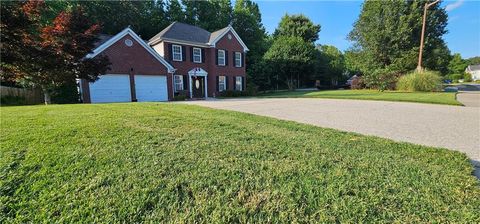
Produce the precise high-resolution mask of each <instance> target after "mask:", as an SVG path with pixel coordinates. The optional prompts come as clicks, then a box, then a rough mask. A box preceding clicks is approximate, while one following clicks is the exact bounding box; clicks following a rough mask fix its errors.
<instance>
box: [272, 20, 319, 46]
mask: <svg viewBox="0 0 480 224" xmlns="http://www.w3.org/2000/svg"><path fill="white" fill-rule="evenodd" d="M319 32H320V25H318V24H314V23H313V22H312V21H311V20H310V19H309V18H307V17H306V16H304V15H288V14H285V15H284V16H283V17H282V19H281V20H280V24H279V25H278V28H277V29H276V30H275V32H274V34H273V35H274V36H293V37H301V38H302V39H303V40H304V41H305V42H311V43H313V42H315V41H317V40H318V33H319Z"/></svg>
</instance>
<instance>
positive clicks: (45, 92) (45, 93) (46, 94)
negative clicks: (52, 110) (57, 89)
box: [42, 88, 52, 105]
mask: <svg viewBox="0 0 480 224" xmlns="http://www.w3.org/2000/svg"><path fill="white" fill-rule="evenodd" d="M42 91H43V100H44V101H45V105H49V104H52V100H51V99H50V92H49V91H48V90H47V88H42Z"/></svg>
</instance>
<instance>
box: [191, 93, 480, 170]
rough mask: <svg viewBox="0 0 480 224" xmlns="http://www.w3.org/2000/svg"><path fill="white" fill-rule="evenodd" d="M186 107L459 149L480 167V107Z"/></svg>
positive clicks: (237, 102)
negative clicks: (258, 116) (224, 111)
mask: <svg viewBox="0 0 480 224" xmlns="http://www.w3.org/2000/svg"><path fill="white" fill-rule="evenodd" d="M185 103H187V104H194V105H200V106H206V107H211V108H216V109H226V110H234V111H240V112H246V113H251V114H257V115H263V116H268V117H274V118H279V119H284V120H291V121H297V122H301V123H306V124H312V125H316V126H320V127H328V128H334V129H339V130H343V131H350V132H356V133H360V134H365V135H374V136H379V137H383V138H388V139H392V140H396V141H405V142H411V143H416V144H420V145H427V146H435V147H443V148H448V149H453V150H458V151H461V152H464V153H466V154H467V156H469V157H470V158H471V159H472V160H474V163H476V166H478V167H480V162H478V161H480V107H462V106H445V105H434V104H420V103H402V102H386V101H367V100H336V99H306V98H301V99H300V98H288V99H257V98H250V99H227V100H205V101H189V102H185ZM475 161H477V162H475ZM477 175H478V174H477ZM479 177H480V176H479Z"/></svg>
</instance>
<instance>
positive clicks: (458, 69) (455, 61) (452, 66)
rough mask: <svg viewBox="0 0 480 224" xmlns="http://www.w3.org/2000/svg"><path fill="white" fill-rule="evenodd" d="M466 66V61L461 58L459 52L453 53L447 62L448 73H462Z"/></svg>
mask: <svg viewBox="0 0 480 224" xmlns="http://www.w3.org/2000/svg"><path fill="white" fill-rule="evenodd" d="M467 66H468V61H466V60H464V59H462V56H461V55H460V54H459V53H456V54H454V55H453V57H452V60H450V62H449V63H448V72H449V73H450V74H462V73H463V72H465V69H466V68H467Z"/></svg>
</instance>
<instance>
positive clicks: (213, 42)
mask: <svg viewBox="0 0 480 224" xmlns="http://www.w3.org/2000/svg"><path fill="white" fill-rule="evenodd" d="M228 32H232V34H233V36H235V38H236V39H237V40H238V42H239V43H240V45H242V47H243V51H245V52H247V51H248V47H247V45H245V43H243V41H242V39H241V38H240V36H238V34H237V32H236V31H235V29H233V27H232V26H230V25H228V26H227V27H225V28H223V29H221V30H218V31H215V32H213V33H212V36H213V34H215V37H211V38H210V42H209V44H210V45H212V46H215V45H216V44H217V42H218V41H219V40H220V39H222V37H223V36H225V34H227V33H228Z"/></svg>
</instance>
